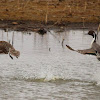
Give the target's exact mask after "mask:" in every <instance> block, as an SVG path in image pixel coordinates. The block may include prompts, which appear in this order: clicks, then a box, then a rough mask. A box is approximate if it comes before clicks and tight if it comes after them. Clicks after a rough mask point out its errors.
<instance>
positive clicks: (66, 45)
mask: <svg viewBox="0 0 100 100" xmlns="http://www.w3.org/2000/svg"><path fill="white" fill-rule="evenodd" d="M66 47H67V48H68V49H70V50H72V51H76V50H74V49H73V48H71V47H70V46H69V45H66Z"/></svg>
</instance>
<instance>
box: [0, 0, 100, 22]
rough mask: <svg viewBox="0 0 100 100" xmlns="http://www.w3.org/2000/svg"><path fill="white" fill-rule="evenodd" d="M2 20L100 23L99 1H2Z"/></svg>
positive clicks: (0, 15)
mask: <svg viewBox="0 0 100 100" xmlns="http://www.w3.org/2000/svg"><path fill="white" fill-rule="evenodd" d="M0 19H1V20H32V21H37V22H45V21H47V22H54V23H61V22H83V21H84V22H100V1H99V0H65V1H63V2H57V1H53V2H45V1H44V2H43V1H41V2H35V1H31V0H29V1H28V2H27V1H24V2H23V1H21V0H19V3H18V0H15V1H12V2H8V1H6V2H2V1H0Z"/></svg>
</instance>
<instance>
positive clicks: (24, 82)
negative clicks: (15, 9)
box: [0, 29, 100, 100]
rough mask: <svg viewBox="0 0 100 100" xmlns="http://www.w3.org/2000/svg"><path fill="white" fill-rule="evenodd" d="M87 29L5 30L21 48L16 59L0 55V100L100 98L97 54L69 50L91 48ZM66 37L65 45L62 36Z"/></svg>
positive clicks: (2, 35)
mask: <svg viewBox="0 0 100 100" xmlns="http://www.w3.org/2000/svg"><path fill="white" fill-rule="evenodd" d="M87 32H88V30H84V31H83V30H66V32H65V31H64V32H57V30H56V29H55V30H51V33H49V32H48V33H47V34H45V35H44V36H42V35H39V34H38V33H34V32H31V35H29V34H27V33H25V32H23V33H22V32H12V31H10V32H8V33H7V32H4V31H3V30H0V40H5V41H10V43H12V37H14V38H13V41H14V47H15V48H16V50H19V51H20V52H21V55H20V57H19V58H18V59H17V58H15V57H14V60H12V59H10V57H9V55H0V100H100V62H99V61H98V60H97V59H96V57H95V56H89V55H82V54H79V53H77V52H73V51H70V50H68V49H67V48H66V44H68V45H70V46H71V47H73V48H74V49H86V48H90V43H91V40H92V37H91V36H88V35H85V34H86V33H87ZM63 39H65V40H64V42H63V45H62V40H63Z"/></svg>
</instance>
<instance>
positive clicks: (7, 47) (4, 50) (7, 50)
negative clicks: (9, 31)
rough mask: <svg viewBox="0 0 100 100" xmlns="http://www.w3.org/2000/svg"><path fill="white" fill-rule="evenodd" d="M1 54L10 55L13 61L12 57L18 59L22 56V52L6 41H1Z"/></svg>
mask: <svg viewBox="0 0 100 100" xmlns="http://www.w3.org/2000/svg"><path fill="white" fill-rule="evenodd" d="M0 54H9V56H10V58H11V59H13V57H12V55H13V56H15V57H16V58H18V57H19V56H20V52H19V51H17V50H15V48H14V47H13V46H12V45H11V44H10V43H8V42H6V41H0Z"/></svg>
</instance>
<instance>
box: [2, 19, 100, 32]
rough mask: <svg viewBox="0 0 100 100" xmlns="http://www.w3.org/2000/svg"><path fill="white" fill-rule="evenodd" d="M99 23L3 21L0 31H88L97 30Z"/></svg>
mask: <svg viewBox="0 0 100 100" xmlns="http://www.w3.org/2000/svg"><path fill="white" fill-rule="evenodd" d="M98 25H99V23H84V25H83V23H80V22H78V23H69V22H62V23H60V24H54V23H53V22H50V23H48V24H45V23H43V22H42V23H40V22H34V21H26V20H25V21H24V20H3V21H0V29H3V30H5V31H9V30H13V31H33V32H34V31H38V30H39V29H41V28H44V29H46V30H47V31H48V30H50V29H54V28H59V29H60V28H61V29H64V27H66V28H67V29H90V30H97V28H98Z"/></svg>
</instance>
